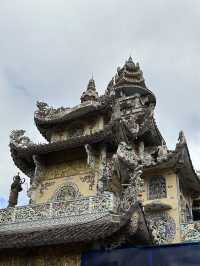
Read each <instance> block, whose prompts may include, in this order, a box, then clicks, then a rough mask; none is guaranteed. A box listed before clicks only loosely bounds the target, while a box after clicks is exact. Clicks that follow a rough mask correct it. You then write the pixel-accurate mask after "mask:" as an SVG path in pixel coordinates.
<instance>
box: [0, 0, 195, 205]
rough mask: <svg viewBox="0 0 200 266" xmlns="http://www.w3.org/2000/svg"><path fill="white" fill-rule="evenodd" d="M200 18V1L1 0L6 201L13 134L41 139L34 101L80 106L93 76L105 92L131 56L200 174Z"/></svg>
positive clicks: (0, 156) (1, 156) (2, 186)
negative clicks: (185, 142) (17, 131)
mask: <svg viewBox="0 0 200 266" xmlns="http://www.w3.org/2000/svg"><path fill="white" fill-rule="evenodd" d="M199 17H200V2H199V1H198V0H193V1H187V0H168V1H164V0H152V1H149V0H140V1H135V0H134V1H130V0H129V1H128V0H124V1H119V0H109V1H107V0H101V1H92V0H85V1H82V0H73V1H65V0H43V1H41V0H29V1H26V0H14V1H12V2H11V1H6V0H3V1H1V3H0V36H1V37H0V38H1V41H0V100H1V105H0V122H1V130H0V147H1V150H0V160H1V163H0V176H1V178H0V195H2V196H3V197H4V198H6V197H7V195H8V191H9V184H10V182H11V177H12V175H14V174H15V172H16V171H17V169H16V168H15V167H14V165H13V162H12V160H11V158H10V154H9V148H8V142H9V132H10V131H11V130H12V129H15V128H24V129H26V130H27V133H28V135H29V136H31V137H32V138H34V140H38V141H39V140H41V137H40V136H39V133H38V132H37V130H36V129H35V127H34V123H33V112H34V109H35V102H36V100H44V101H47V102H49V103H50V104H51V105H55V106H59V105H64V106H68V105H74V104H77V103H78V102H79V98H80V94H81V93H82V91H83V90H84V88H85V86H86V84H87V82H88V79H89V78H90V77H91V74H92V72H93V73H94V77H95V79H96V83H97V87H98V89H99V92H101V93H102V92H103V91H104V90H105V87H106V85H107V83H108V82H109V80H110V79H111V77H112V76H113V74H114V73H115V71H116V68H117V66H118V65H121V64H123V63H124V61H125V60H126V58H127V57H128V56H129V55H130V54H132V57H133V58H134V59H135V60H136V61H139V62H140V65H141V67H142V69H143V72H144V76H145V78H146V83H147V85H148V86H149V88H150V89H151V90H152V91H153V92H154V93H155V94H156V96H157V108H156V118H157V122H158V126H159V128H160V129H161V132H162V133H163V136H164V137H165V138H166V140H167V142H168V146H169V147H170V148H173V147H174V145H175V142H176V139H177V136H178V131H179V130H180V129H183V130H184V131H185V133H186V136H187V138H188V144H189V147H190V151H191V156H192V159H193V161H194V165H195V167H197V168H200V163H199V158H200V148H199V147H200V123H199V120H200V114H199V98H200V90H199V84H200V75H199V69H200V58H199V57H200V32H199V31H200V29H199V27H198V23H199ZM23 202H24V197H23V196H21V203H23Z"/></svg>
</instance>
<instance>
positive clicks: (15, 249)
mask: <svg viewBox="0 0 200 266" xmlns="http://www.w3.org/2000/svg"><path fill="white" fill-rule="evenodd" d="M155 106H156V98H155V95H154V94H153V93H152V92H151V91H150V90H149V89H148V88H147V87H146V84H145V80H144V78H143V73H142V71H141V69H140V66H139V64H138V63H137V64H135V63H134V62H133V60H132V58H131V57H130V58H129V59H128V60H127V61H126V62H125V64H124V66H123V67H122V68H118V69H117V73H116V74H115V76H114V77H113V78H112V80H111V81H110V82H109V84H108V87H107V89H106V91H105V94H104V95H102V96H99V95H98V93H97V91H96V86H95V81H94V80H93V78H92V79H91V80H90V81H89V84H88V86H87V88H86V90H85V92H84V93H83V94H82V96H81V103H80V104H79V105H78V106H75V107H73V108H65V107H60V108H58V109H55V108H53V107H50V106H49V105H48V104H46V103H43V102H38V103H37V110H36V112H35V115H34V121H35V124H36V126H37V128H38V130H39V132H40V133H41V134H42V136H43V137H44V138H45V139H46V141H47V143H44V144H35V143H34V142H32V141H31V140H30V139H29V138H28V137H26V136H25V131H24V130H15V131H12V133H11V136H10V151H11V156H12V158H13V161H14V163H15V164H16V166H17V167H18V168H19V169H20V170H21V171H22V172H23V173H24V174H25V175H27V176H28V177H29V178H30V189H29V191H28V196H29V197H30V204H29V205H27V206H22V207H17V206H16V203H17V196H18V193H19V192H20V189H21V183H22V180H20V178H18V177H15V179H14V182H13V184H12V186H11V195H10V199H9V206H8V208H6V209H2V210H0V249H1V250H5V252H4V253H3V255H2V256H1V257H0V261H1V260H2V262H3V263H4V264H3V265H29V264H27V263H32V264H30V265H71V266H72V265H80V260H81V254H82V253H83V252H84V251H85V250H92V249H101V248H104V249H109V248H115V247H119V246H121V245H124V244H131V245H159V244H168V243H179V242H184V241H190V240H195V239H194V238H196V240H197V239H198V237H199V236H200V234H199V229H198V223H196V222H194V220H198V219H199V206H200V200H199V192H200V180H199V177H198V175H197V173H196V172H195V170H194V168H193V166H192V162H191V159H190V155H189V151H188V147H187V142H186V139H185V136H184V133H183V132H182V131H181V132H180V133H179V137H178V142H177V144H176V148H175V150H169V149H168V148H167V146H166V143H165V140H164V138H163V137H162V135H161V133H160V131H159V129H158V127H157V125H156V122H155V118H154V109H155ZM195 230H196V231H195ZM11 250H12V252H11ZM6 252H8V254H7V253H6ZM13 261H14V263H15V264H12V263H13Z"/></svg>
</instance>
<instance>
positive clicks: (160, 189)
mask: <svg viewBox="0 0 200 266" xmlns="http://www.w3.org/2000/svg"><path fill="white" fill-rule="evenodd" d="M166 197H167V188H166V180H165V177H163V176H151V177H150V178H149V199H150V200H151V199H161V198H166Z"/></svg>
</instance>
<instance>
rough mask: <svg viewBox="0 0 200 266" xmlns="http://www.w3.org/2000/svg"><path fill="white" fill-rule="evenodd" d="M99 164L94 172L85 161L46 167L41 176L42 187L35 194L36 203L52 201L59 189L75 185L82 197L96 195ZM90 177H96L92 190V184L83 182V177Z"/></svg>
mask: <svg viewBox="0 0 200 266" xmlns="http://www.w3.org/2000/svg"><path fill="white" fill-rule="evenodd" d="M98 164H99V162H98V161H96V167H95V169H94V170H93V171H92V170H91V169H90V168H89V167H88V165H87V163H86V161H84V160H82V161H81V160H79V161H73V162H65V163H60V164H57V165H51V166H48V167H45V168H44V169H43V172H42V176H40V180H41V181H40V185H39V186H38V187H37V189H36V191H35V194H34V197H35V200H34V201H35V203H43V202H47V201H51V200H52V199H53V198H54V196H55V193H56V192H57V191H58V189H59V188H61V187H62V186H63V185H66V184H74V185H75V186H76V187H77V188H78V190H79V193H80V194H81V195H82V196H93V195H95V194H96V187H97V182H98V176H99V172H98V169H99V167H98ZM88 175H94V185H93V186H92V189H91V187H90V183H88V182H84V181H82V180H81V178H82V177H84V176H88Z"/></svg>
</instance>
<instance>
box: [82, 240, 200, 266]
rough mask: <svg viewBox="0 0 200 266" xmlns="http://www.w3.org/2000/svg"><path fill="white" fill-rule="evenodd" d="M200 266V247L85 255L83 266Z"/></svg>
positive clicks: (90, 253) (184, 246) (184, 245)
mask: <svg viewBox="0 0 200 266" xmlns="http://www.w3.org/2000/svg"><path fill="white" fill-rule="evenodd" d="M197 265H198V266H200V245H199V244H183V245H168V246H161V247H144V248H142V247H140V248H135V247H134V248H133V247H128V248H122V249H115V250H112V251H91V252H88V253H85V254H83V256H82V266H197Z"/></svg>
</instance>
